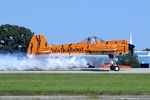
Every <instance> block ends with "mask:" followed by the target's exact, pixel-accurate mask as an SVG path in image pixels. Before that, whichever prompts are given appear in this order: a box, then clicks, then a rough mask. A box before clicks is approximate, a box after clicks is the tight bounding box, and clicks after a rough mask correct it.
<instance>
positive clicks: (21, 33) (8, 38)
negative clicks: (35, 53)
mask: <svg viewBox="0 0 150 100" xmlns="http://www.w3.org/2000/svg"><path fill="white" fill-rule="evenodd" d="M33 35H34V33H33V32H31V30H30V29H28V28H25V27H20V26H17V25H10V24H5V25H1V26H0V52H1V53H8V52H9V53H13V52H27V48H28V45H29V43H30V40H31V38H32V36H33Z"/></svg>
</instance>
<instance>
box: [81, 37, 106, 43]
mask: <svg viewBox="0 0 150 100" xmlns="http://www.w3.org/2000/svg"><path fill="white" fill-rule="evenodd" d="M103 41H104V40H103V39H101V38H99V37H97V36H91V37H88V38H86V39H84V40H83V41H82V42H86V43H98V42H103Z"/></svg>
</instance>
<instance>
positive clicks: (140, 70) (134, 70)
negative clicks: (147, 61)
mask: <svg viewBox="0 0 150 100" xmlns="http://www.w3.org/2000/svg"><path fill="white" fill-rule="evenodd" d="M0 73H4V74H5V73H91V74H92V73H98V74H101V73H108V74H109V73H114V74H119V73H122V74H123V73H137V74H140V73H150V69H149V68H129V69H124V68H123V69H120V71H110V70H109V69H104V68H103V69H100V68H91V69H71V70H49V71H0Z"/></svg>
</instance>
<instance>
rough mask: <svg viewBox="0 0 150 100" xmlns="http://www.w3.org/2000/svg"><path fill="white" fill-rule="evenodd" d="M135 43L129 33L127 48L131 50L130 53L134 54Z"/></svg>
mask: <svg viewBox="0 0 150 100" xmlns="http://www.w3.org/2000/svg"><path fill="white" fill-rule="evenodd" d="M134 48H135V45H134V44H133V42H132V33H130V42H129V50H130V51H131V53H132V55H133V54H134Z"/></svg>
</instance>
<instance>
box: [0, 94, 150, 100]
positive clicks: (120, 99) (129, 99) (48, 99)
mask: <svg viewBox="0 0 150 100" xmlns="http://www.w3.org/2000/svg"><path fill="white" fill-rule="evenodd" d="M0 100H150V96H149V95H116V96H108V95H106V96H105V95H104V96H103V95H100V96H84V95H79V96H64V95H63V96H61V95H57V96H0Z"/></svg>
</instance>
